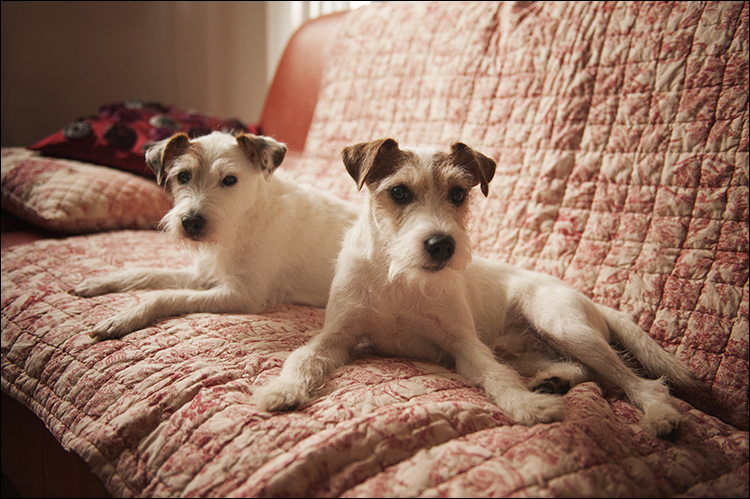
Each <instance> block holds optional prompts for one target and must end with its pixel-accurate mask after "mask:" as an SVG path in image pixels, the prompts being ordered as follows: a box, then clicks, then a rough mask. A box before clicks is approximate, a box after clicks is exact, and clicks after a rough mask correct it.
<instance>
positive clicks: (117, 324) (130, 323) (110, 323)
mask: <svg viewBox="0 0 750 499" xmlns="http://www.w3.org/2000/svg"><path fill="white" fill-rule="evenodd" d="M142 322H143V321H141V320H139V319H137V318H133V316H132V315H131V314H129V313H127V312H122V313H119V314H117V315H115V316H113V317H110V318H109V319H104V320H103V321H101V322H100V323H99V324H97V325H96V326H94V329H92V330H91V331H90V332H89V336H90V337H92V338H93V339H95V340H97V341H102V340H114V339H118V338H122V337H123V336H125V335H126V334H128V333H132V332H133V331H136V330H138V329H141V328H142V327H143V326H144V324H142Z"/></svg>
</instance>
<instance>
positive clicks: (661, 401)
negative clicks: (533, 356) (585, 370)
mask: <svg viewBox="0 0 750 499" xmlns="http://www.w3.org/2000/svg"><path fill="white" fill-rule="evenodd" d="M548 292H549V290H548V289H545V293H539V292H537V293H530V294H528V295H527V296H526V297H525V299H524V300H523V302H522V303H519V306H520V307H521V310H522V313H523V315H524V317H525V318H526V319H527V320H528V321H529V323H530V324H531V325H532V326H533V327H534V328H535V329H536V331H537V332H538V333H539V334H540V335H542V336H544V337H545V338H546V339H547V340H548V341H549V342H550V343H551V344H552V345H554V346H555V348H557V349H559V350H560V351H562V352H565V353H566V354H567V355H570V356H572V357H573V358H575V359H577V360H578V361H580V362H581V363H583V364H584V365H586V366H588V367H589V368H590V369H591V370H593V371H594V372H595V373H596V374H597V375H599V376H601V377H602V378H603V379H604V381H605V382H607V383H609V384H611V385H613V386H616V387H619V388H621V389H622V390H623V391H624V392H625V394H626V395H627V396H628V398H629V399H630V401H631V402H633V403H634V404H635V405H637V406H638V407H640V408H641V409H642V410H643V418H642V420H641V426H642V427H643V428H644V429H645V430H646V431H648V432H649V433H651V434H653V435H657V436H667V435H669V434H670V433H672V432H673V431H675V430H676V429H677V427H678V426H679V423H680V420H681V416H680V414H679V412H677V410H676V409H674V408H673V407H672V406H671V403H670V395H669V390H668V389H667V387H666V385H665V384H664V383H663V381H662V380H661V379H659V380H650V379H643V378H640V377H638V376H636V375H635V373H633V371H631V370H630V369H629V368H628V367H627V366H626V365H625V364H624V363H623V361H622V360H621V359H620V357H619V356H618V355H617V353H616V352H615V351H614V350H613V349H612V347H611V346H610V345H609V342H608V338H609V329H608V326H607V324H606V323H605V321H604V318H603V317H602V316H601V315H600V314H599V312H598V310H597V309H596V306H595V304H594V303H593V302H591V301H590V300H588V299H587V298H585V297H584V296H582V295H580V294H578V293H577V292H575V291H573V290H569V289H567V288H559V289H555V290H554V299H555V302H556V304H557V306H554V307H551V306H550V300H549V293H548Z"/></svg>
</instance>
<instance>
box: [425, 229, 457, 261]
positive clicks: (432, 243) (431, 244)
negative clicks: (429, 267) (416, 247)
mask: <svg viewBox="0 0 750 499" xmlns="http://www.w3.org/2000/svg"><path fill="white" fill-rule="evenodd" d="M424 249H425V250H427V253H428V254H429V255H430V259H431V260H432V261H434V262H439V263H442V262H445V261H447V260H448V259H449V258H450V257H451V256H453V252H454V251H455V250H456V241H454V240H453V238H452V237H451V236H447V235H444V234H439V235H436V236H430V237H428V238H427V239H426V240H425V242H424Z"/></svg>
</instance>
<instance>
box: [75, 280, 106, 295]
mask: <svg viewBox="0 0 750 499" xmlns="http://www.w3.org/2000/svg"><path fill="white" fill-rule="evenodd" d="M112 291H114V290H113V289H112V286H111V285H110V283H109V281H108V280H106V279H104V278H103V277H90V278H88V279H85V280H84V281H82V282H81V283H79V284H78V285H77V286H76V287H74V288H73V289H72V292H73V294H75V295H77V296H81V297H83V298H91V297H92V296H99V295H103V294H107V293H111V292H112Z"/></svg>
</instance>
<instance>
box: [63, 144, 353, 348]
mask: <svg viewBox="0 0 750 499" xmlns="http://www.w3.org/2000/svg"><path fill="white" fill-rule="evenodd" d="M285 154H286V146H285V145H284V144H282V143H280V142H277V141H275V140H273V139H272V138H269V137H263V136H255V135H251V134H243V135H237V136H236V137H235V136H233V135H230V134H227V133H221V132H213V133H212V134H210V135H206V136H203V137H200V138H197V139H194V140H190V139H189V138H188V136H187V135H185V134H176V135H174V136H173V137H171V138H169V139H166V140H163V141H161V142H159V143H157V144H156V145H154V146H153V147H152V148H151V149H149V150H148V152H147V154H146V162H147V163H148V165H149V167H151V169H152V170H154V172H155V173H156V176H157V181H158V182H159V183H160V184H161V183H164V184H165V185H166V188H167V189H168V190H169V191H170V192H171V194H172V196H173V198H174V207H173V208H172V209H171V210H170V211H169V212H168V213H167V214H166V215H165V216H164V218H163V219H162V220H161V222H160V227H161V228H162V229H164V230H165V231H166V232H167V233H169V234H171V235H172V236H173V237H174V238H175V239H176V240H177V241H178V242H180V243H184V244H185V245H187V247H188V248H190V249H191V250H192V251H193V253H194V255H195V263H194V265H193V266H192V267H189V268H183V269H155V268H133V269H127V270H123V271H120V272H116V273H113V274H109V275H104V276H100V277H93V278H90V279H86V280H85V281H83V282H82V283H81V284H79V285H78V286H76V287H75V289H74V290H73V292H74V293H76V294H77V295H79V296H86V297H90V296H96V295H100V294H103V293H111V292H124V291H131V290H136V289H149V288H150V289H155V291H151V292H149V293H147V294H146V295H145V299H144V300H143V301H142V303H141V304H139V305H138V306H137V307H135V308H133V309H132V310H127V311H124V312H121V313H119V314H117V315H115V316H113V317H111V318H109V319H106V320H104V321H102V322H100V323H99V324H97V325H96V326H95V328H94V330H93V331H92V332H91V333H90V336H92V337H93V338H97V339H109V338H119V337H122V336H123V335H125V334H127V333H130V332H132V331H135V330H137V329H141V328H143V327H146V326H148V325H150V324H152V323H153V322H154V321H155V320H156V319H158V318H161V317H167V316H173V315H181V314H188V313H195V312H211V313H222V312H235V313H258V312H261V311H263V310H264V309H265V308H266V307H267V306H268V305H269V304H271V303H275V302H288V303H295V304H300V305H309V306H315V307H324V306H325V304H326V300H327V298H328V290H329V288H330V285H331V280H332V279H333V272H334V268H335V261H336V256H337V255H338V252H339V250H340V249H341V243H342V241H343V235H344V231H345V228H346V227H347V226H348V225H351V223H352V222H353V221H354V220H355V219H356V216H357V213H358V209H357V208H356V206H355V205H353V204H350V203H347V202H345V201H343V200H341V199H339V198H337V197H335V196H333V195H330V194H327V193H325V192H322V191H318V190H316V189H314V188H312V187H309V186H302V185H298V184H296V183H294V182H292V181H290V180H288V179H285V178H284V176H283V174H278V173H277V174H274V171H275V170H276V168H277V167H278V166H279V164H281V161H282V160H283V158H284V155H285Z"/></svg>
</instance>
